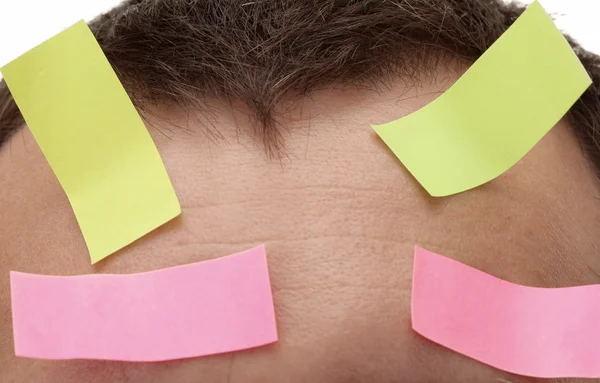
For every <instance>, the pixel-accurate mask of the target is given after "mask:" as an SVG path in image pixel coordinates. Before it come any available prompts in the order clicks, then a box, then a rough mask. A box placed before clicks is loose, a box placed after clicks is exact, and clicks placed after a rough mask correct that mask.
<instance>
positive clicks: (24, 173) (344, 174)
mask: <svg viewBox="0 0 600 383" xmlns="http://www.w3.org/2000/svg"><path fill="white" fill-rule="evenodd" d="M466 68H467V65H466V64H464V65H454V64H452V65H440V66H439V67H438V68H437V69H435V71H434V72H435V73H434V74H435V75H434V76H429V75H428V76H427V78H423V79H420V81H414V84H413V83H412V82H411V83H410V84H409V83H407V81H406V79H402V78H398V77H392V78H390V79H389V80H388V81H387V85H388V86H387V87H381V89H379V90H378V91H375V90H370V89H362V88H356V87H342V86H332V87H326V88H322V89H320V90H316V91H314V92H312V93H311V94H310V96H309V97H303V98H301V99H293V98H291V97H290V98H288V99H286V100H284V101H283V102H282V103H281V105H279V106H278V109H277V115H278V116H279V122H280V125H281V131H282V133H283V135H284V143H285V148H284V150H283V153H284V155H283V156H282V157H281V159H268V158H267V157H266V156H265V154H264V148H263V147H262V146H261V144H260V139H258V138H257V137H254V136H253V134H252V133H248V132H252V131H253V129H252V124H253V123H254V122H253V120H252V117H250V116H249V112H248V110H247V108H246V107H245V106H244V105H243V104H241V103H240V104H236V103H230V102H228V101H224V100H221V99H207V100H206V103H207V104H208V105H209V106H210V110H211V111H213V112H214V113H211V114H210V115H206V114H205V113H192V114H190V112H194V111H193V110H192V111H190V110H185V111H183V110H179V109H177V108H174V107H167V106H162V107H155V108H153V109H152V111H151V113H148V114H147V115H146V118H147V119H148V123H147V125H148V128H149V131H150V133H151V134H152V136H153V138H154V140H155V142H156V144H157V147H158V149H159V151H160V153H161V156H162V158H163V160H164V163H165V166H166V167H167V170H168V172H169V175H170V177H171V180H172V182H173V184H174V187H175V190H176V191H177V194H178V196H179V198H180V202H181V206H182V211H183V213H182V215H181V216H180V217H178V218H176V219H175V220H173V221H172V222H169V223H167V224H166V225H164V226H163V227H161V228H159V229H158V230H156V231H154V232H152V233H151V234H149V235H147V236H145V237H143V238H142V239H141V240H139V241H137V242H135V243H134V244H132V245H131V246H129V247H127V248H125V249H124V250H122V251H120V252H118V253H116V254H114V255H112V256H110V257H108V258H107V259H105V260H104V261H102V262H100V263H99V264H97V265H93V266H92V265H90V263H89V259H88V253H87V250H86V247H85V243H84V242H83V238H82V236H81V233H80V231H79V229H78V226H77V222H76V220H75V217H74V215H73V213H72V210H71V208H70V206H69V203H68V200H67V198H66V196H65V194H64V192H63V191H62V189H61V187H60V185H59V183H58V181H57V180H56V178H55V176H54V174H53V173H52V170H51V169H50V167H49V165H48V164H47V162H46V161H45V159H44V157H43V155H42V153H41V151H40V150H39V148H38V146H37V144H36V142H35V140H34V139H33V137H32V136H31V133H30V132H29V130H28V129H27V128H26V127H24V128H23V129H21V130H20V131H19V132H18V133H17V134H16V135H14V136H13V137H12V138H11V139H10V140H9V141H8V142H7V143H6V144H5V145H4V146H3V147H2V148H1V149H0V185H2V194H1V197H0V212H2V213H1V215H2V222H3V225H2V227H1V228H0V249H2V256H1V257H0V283H1V284H0V377H1V378H2V379H1V380H2V381H3V382H8V383H13V382H14V383H17V382H19V383H20V382H28V383H29V382H47V383H79V382H88V383H105V382H106V383H108V382H111V383H113V382H114V383H124V382H128V383H129V382H131V383H138V382H139V383H199V382H203V383H205V382H206V383H213V382H215V383H221V382H222V383H226V382H232V383H235V382H244V383H254V382H256V383H279V382H289V383H303V382H311V383H338V382H339V383H349V382H357V383H362V382H373V383H388V382H389V383H426V382H436V383H445V382H467V383H468V382H477V383H479V382H482V383H483V382H490V383H491V382H493V383H502V382H511V383H520V382H538V381H542V380H536V379H531V378H525V377H518V376H513V375H510V374H507V373H503V372H501V371H497V370H495V369H492V368H490V367H487V366H485V365H482V364H480V363H477V362H475V361H472V360H470V359H468V358H466V357H463V356H461V355H459V354H456V353H453V352H451V351H449V350H446V349H444V348H442V347H440V346H437V345H435V344H433V343H431V342H429V341H427V340H425V339H423V338H421V337H420V336H418V335H416V334H415V333H413V332H412V331H411V329H410V311H409V308H410V286H411V274H412V256H413V247H414V245H415V244H419V245H421V246H423V247H425V248H427V249H430V250H432V251H436V252H439V253H441V254H444V255H446V256H449V257H452V258H454V259H457V260H460V261H462V262H465V263H467V264H469V265H472V266H475V267H477V268H479V269H481V270H483V271H485V272H488V273H491V274H493V275H496V276H498V277H501V278H504V279H507V280H509V281H513V282H516V283H521V284H527V285H533V286H544V287H559V286H571V285H581V284H590V283H598V282H600V275H599V274H598V273H599V272H600V258H598V256H597V254H598V251H597V250H598V249H597V246H596V244H595V238H597V233H598V232H599V229H600V227H599V226H600V220H599V218H600V212H599V210H598V208H597V204H598V197H599V193H598V184H597V180H596V179H595V175H594V172H593V170H592V167H591V165H589V164H588V161H587V160H586V159H585V158H584V156H583V154H582V151H581V149H580V146H579V144H578V142H577V140H576V138H575V136H574V134H573V133H572V132H571V128H570V126H569V124H568V123H567V122H565V121H561V122H559V123H558V124H557V125H556V126H555V127H554V128H553V129H552V131H551V132H550V133H549V134H548V135H547V136H546V137H544V138H543V139H542V141H541V142H540V143H539V144H538V145H536V146H535V148H534V149H533V150H532V151H531V152H530V153H528V154H527V156H526V157H525V158H524V159H523V160H522V161H520V162H519V163H518V164H517V165H516V166H515V167H514V168H512V169H510V170H509V171H508V172H507V173H505V174H504V175H502V176H501V177H499V178H498V179H496V180H493V181H492V182H490V183H488V184H486V185H484V186H482V187H479V188H477V189H474V190H472V191H468V192H466V193H462V194H459V195H455V196H451V197H448V198H441V199H437V198H432V197H430V196H428V195H427V193H426V192H425V191H424V190H423V189H422V188H421V187H420V186H419V184H418V183H417V182H416V181H415V180H414V179H413V178H412V176H411V175H410V174H409V173H408V172H407V170H406V169H405V168H404V167H403V166H402V165H401V163H400V162H399V161H398V160H397V159H396V158H395V157H394V156H393V154H392V153H391V152H390V151H389V150H388V149H387V147H386V146H385V145H384V144H383V142H382V141H381V140H380V139H379V138H378V137H377V135H376V134H375V133H374V131H373V130H372V129H371V127H370V126H369V125H370V124H379V123H385V122H389V121H392V120H394V119H397V118H400V117H402V116H405V115H407V114H408V113H411V112H413V111H415V110H417V109H418V108H420V107H422V106H424V105H426V104H427V103H429V102H431V101H432V100H433V99H434V98H435V97H436V96H437V95H439V94H440V93H441V92H442V91H443V90H445V89H447V88H448V87H449V86H450V85H451V84H452V83H453V82H454V81H456V79H457V78H458V77H459V76H460V74H461V73H462V72H463V71H464V70H465V69H466ZM507 112H509V111H507ZM194 115H195V116H194ZM211 131H212V132H213V133H214V134H210V133H208V132H211ZM262 243H264V244H265V245H266V249H267V256H268V260H269V269H270V276H271V282H272V287H273V294H274V302H275V309H276V315H277V320H278V330H279V337H280V340H279V342H278V343H276V344H273V345H269V346H266V347H262V348H258V349H254V350H248V351H243V352H237V353H234V354H224V355H217V356H211V357H206V358H196V359H189V360H181V361H172V362H164V363H137V364H136V363H122V362H106V361H59V362H56V361H39V360H31V359H24V358H17V357H15V356H14V351H13V346H12V327H11V326H12V325H11V313H10V312H11V310H10V289H9V271H10V270H18V271H23V272H30V273H40V274H58V275H76V274H88V273H134V272H142V271H149V270H154V269H159V268H163V267H169V266H175V265H181V264H185V263H190V262H197V261H202V260H207V259H212V258H216V257H221V256H224V255H227V254H231V253H233V252H238V251H242V250H246V249H248V248H250V247H252V246H254V245H257V244H262ZM544 381H546V380H544ZM578 381H579V380H576V379H571V380H568V379H564V380H553V382H578ZM590 381H591V380H587V382H590ZM595 381H598V380H595Z"/></svg>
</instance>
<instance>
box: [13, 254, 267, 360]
mask: <svg viewBox="0 0 600 383" xmlns="http://www.w3.org/2000/svg"><path fill="white" fill-rule="evenodd" d="M10 283H11V297H12V311H13V313H12V314H13V329H14V340H15V353H16V355H17V356H24V357H29V358H39V359H109V360H122V361H140V362H150V361H161V360H170V359H181V358H190V357H197V356H203V355H210V354H218V353H223V352H229V351H235V350H242V349H247V348H252V347H257V346H262V345H265V344H268V343H272V342H275V341H277V328H276V324H275V313H274V309H273V299H272V295H271V285H270V282H269V274H268V270H267V259H266V255H265V249H264V247H263V246H260V247H256V248H254V249H251V250H248V251H245V252H242V253H238V254H234V255H230V256H227V257H224V258H219V259H214V260H210V261H206V262H199V263H192V264H189V265H183V266H177V267H172V268H168V269H163V270H156V271H151V272H148V273H141V274H130V275H112V274H110V275H109V274H96V275H81V276H72V277H61V276H45V275H35V274H25V273H19V272H11V274H10Z"/></svg>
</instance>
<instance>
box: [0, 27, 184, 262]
mask: <svg viewBox="0 0 600 383" xmlns="http://www.w3.org/2000/svg"><path fill="white" fill-rule="evenodd" d="M1 71H2V74H3V75H4V79H5V81H6V83H7V85H8V87H9V89H10V91H11V93H12V95H13V97H14V99H15V101H16V103H17V105H18V106H19V109H20V110H21V112H22V114H23V117H24V118H25V121H26V122H27V125H28V126H29V129H30V130H31V132H32V133H33V136H34V137H35V139H36V141H37V143H38V145H39V146H40V148H41V150H42V152H43V153H44V155H45V157H46V159H47V160H48V163H49V164H50V166H51V167H52V170H53V171H54V173H55V174H56V176H57V178H58V180H59V181H60V184H61V186H62V187H63V189H64V190H65V192H66V194H67V197H68V198H69V201H70V203H71V206H72V207H73V211H74V213H75V216H76V218H77V221H78V223H79V226H80V228H81V231H82V233H83V237H84V239H85V242H86V244H87V247H88V249H89V252H90V257H91V259H92V263H95V262H97V261H99V260H101V259H103V258H105V257H106V256H108V255H110V254H112V253H114V252H115V251H117V250H119V249H121V248H123V247H124V246H126V245H128V244H130V243H131V242H133V241H135V240H136V239H138V238H140V237H142V236H143V235H145V234H147V233H148V232H150V231H152V230H154V229H155V228H157V227H158V226H160V225H162V224H164V223H165V222H167V221H169V220H171V219H172V218H174V217H176V216H177V215H179V213H180V211H181V210H180V207H179V202H178V200H177V196H176V195H175V192H174V190H173V187H172V185H171V181H170V180H169V176H168V175H167V172H166V170H165V167H164V165H163V163H162V159H161V158H160V155H159V153H158V151H157V149H156V146H155V145H154V142H153V141H152V138H151V137H150V134H149V133H148V131H147V129H146V127H145V125H144V123H143V122H142V119H141V118H140V116H139V115H138V113H137V111H136V109H135V108H134V106H133V104H132V102H131V100H130V99H129V96H128V95H127V93H126V92H125V89H124V88H123V86H122V85H121V83H120V82H119V79H118V78H117V76H116V75H115V73H114V71H113V69H112V67H111V66H110V64H109V62H108V60H107V59H106V57H105V56H104V53H103V52H102V50H101V49H100V46H99V45H98V42H97V41H96V39H95V38H94V35H93V34H92V32H91V31H90V29H89V28H88V26H87V25H86V24H85V22H83V21H81V22H79V23H77V24H75V25H73V26H72V27H70V28H69V29H67V30H65V31H63V32H61V33H60V34H58V35H56V36H55V37H53V38H51V39H50V40H48V41H46V42H44V43H42V44H41V45H38V46H37V47H35V48H33V49H32V50H30V51H28V52H27V53H25V54H24V55H22V56H20V57H19V58H17V59H16V60H14V61H12V62H10V63H9V64H7V65H6V66H4V67H3V68H1Z"/></svg>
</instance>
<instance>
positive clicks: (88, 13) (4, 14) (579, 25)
mask: <svg viewBox="0 0 600 383" xmlns="http://www.w3.org/2000/svg"><path fill="white" fill-rule="evenodd" d="M240 1H241V0H240ZM531 1H532V0H523V2H525V3H531ZM0 2H2V3H3V5H0V66H3V65H4V64H7V63H8V62H10V61H12V60H13V59H15V58H17V57H18V56H19V55H21V54H23V53H25V52H26V51H28V50H29V49H31V48H33V47H34V46H36V45H37V44H39V43H41V42H43V41H44V40H46V39H48V38H50V37H52V36H54V35H55V34H57V33H58V32H60V31H62V30H63V29H65V28H67V27H69V26H71V25H72V24H74V23H75V22H77V21H78V20H80V19H85V20H87V21H89V20H91V19H92V18H94V17H95V16H96V15H98V14H99V13H101V12H104V11H107V10H109V9H110V8H111V7H113V6H115V5H117V4H119V3H120V2H121V0H0ZM540 2H541V4H542V5H543V6H544V8H545V9H546V11H548V12H550V13H551V14H553V16H555V17H556V24H557V25H558V27H559V28H560V29H561V30H563V31H565V32H567V33H569V34H570V35H571V36H573V37H574V38H575V39H577V40H578V41H579V42H580V43H581V44H582V45H583V46H584V47H585V48H587V49H588V50H592V51H595V52H596V53H599V54H600V23H599V20H600V18H599V16H600V1H599V0H540Z"/></svg>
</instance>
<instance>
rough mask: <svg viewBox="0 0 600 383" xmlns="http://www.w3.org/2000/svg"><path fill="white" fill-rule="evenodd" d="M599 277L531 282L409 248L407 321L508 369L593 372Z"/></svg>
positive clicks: (599, 361) (599, 338)
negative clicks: (590, 281) (556, 283)
mask: <svg viewBox="0 0 600 383" xmlns="http://www.w3.org/2000/svg"><path fill="white" fill-rule="evenodd" d="M599 323H600V285H588V286H578V287H570V288H556V289H547V288H535V287H527V286H521V285H516V284H513V283H510V282H507V281H504V280H502V279H499V278H496V277H493V276H491V275H489V274H486V273H484V272H482V271H479V270H477V269H474V268H472V267H469V266H467V265H464V264H462V263H460V262H458V261H455V260H452V259H450V258H446V257H443V256H441V255H437V254H434V253H432V252H430V251H427V250H424V249H421V248H419V247H417V248H415V259H414V275H413V291H412V326H413V329H414V330H415V331H416V332H417V333H419V334H421V335H422V336H424V337H426V338H428V339H430V340H432V341H434V342H436V343H439V344H441V345H443V346H445V347H447V348H449V349H451V350H454V351H456V352H459V353H461V354H464V355H466V356H468V357H471V358H473V359H476V360H478V361H480V362H483V363H486V364H488V365H490V366H493V367H496V368H498V369H501V370H505V371H508V372H511V373H514V374H520V375H527V376H533V377H539V378H558V377H580V378H599V377H600V353H599V352H598V345H599V344H600V326H599V325H598V324H599Z"/></svg>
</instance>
